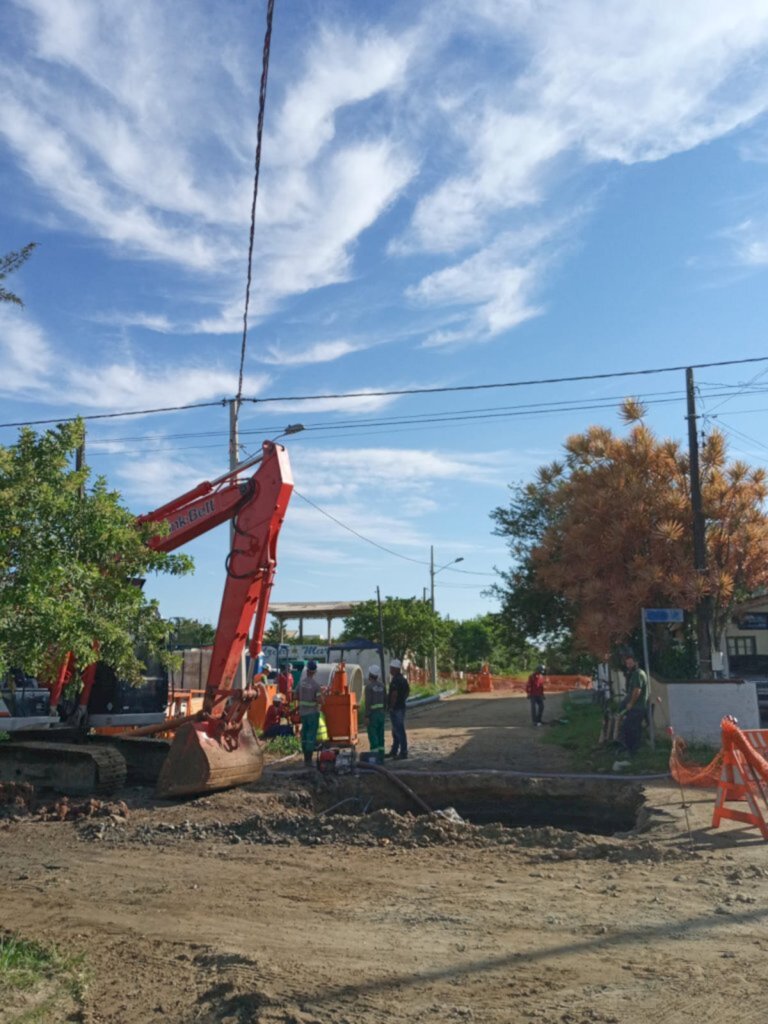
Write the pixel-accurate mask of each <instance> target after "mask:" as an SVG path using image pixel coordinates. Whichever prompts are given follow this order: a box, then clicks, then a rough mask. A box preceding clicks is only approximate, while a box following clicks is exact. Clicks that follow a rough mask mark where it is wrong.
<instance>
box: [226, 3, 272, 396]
mask: <svg viewBox="0 0 768 1024" xmlns="http://www.w3.org/2000/svg"><path fill="white" fill-rule="evenodd" d="M274 12H275V0H267V28H266V32H265V34H264V47H263V49H262V57H261V82H260V84H259V119H258V123H257V126H256V154H255V156H254V161H253V164H254V169H253V198H252V200H251V229H250V234H249V236H248V274H247V278H246V284H245V308H244V309H243V340H242V343H241V345H240V372H239V374H238V378H237V395H236V396H235V415H237V410H238V409H239V408H240V400H241V398H242V396H243V372H244V369H245V348H246V344H247V339H248V308H249V306H250V302H251V277H252V273H253V238H254V234H255V232H256V199H257V197H258V194H259V172H260V170H261V142H262V136H263V134H264V111H265V109H266V105H267V79H268V77H269V51H270V47H271V45H272V16H273V14H274Z"/></svg>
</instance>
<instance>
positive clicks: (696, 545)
mask: <svg viewBox="0 0 768 1024" xmlns="http://www.w3.org/2000/svg"><path fill="white" fill-rule="evenodd" d="M685 392H686V397H687V403H688V417H687V418H688V463H689V469H690V476H691V515H692V517H693V564H694V568H695V569H696V572H697V574H698V576H699V578H700V580H701V582H702V583H703V582H704V574H705V573H706V571H707V540H706V527H705V523H704V509H703V508H702V504H701V477H700V473H699V438H698V434H697V431H696V427H697V418H696V393H695V391H694V386H693V370H692V369H691V368H690V367H689V368H688V369H687V370H686V371H685ZM711 629H712V599H711V597H710V596H709V594H705V595H703V596H702V597H700V598H699V601H698V603H697V605H696V638H697V646H698V650H699V675H700V677H701V678H702V679H711V678H712V635H711Z"/></svg>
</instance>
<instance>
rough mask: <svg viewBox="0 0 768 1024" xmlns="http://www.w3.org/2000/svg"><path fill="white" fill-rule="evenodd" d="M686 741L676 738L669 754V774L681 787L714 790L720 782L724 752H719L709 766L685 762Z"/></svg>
mask: <svg viewBox="0 0 768 1024" xmlns="http://www.w3.org/2000/svg"><path fill="white" fill-rule="evenodd" d="M684 753H685V740H683V739H681V738H680V737H679V736H675V738H674V739H673V741H672V749H671V750H670V752H669V774H670V775H671V776H672V778H673V779H674V780H675V782H679V783H680V785H681V786H691V787H694V788H698V789H714V788H715V787H716V786H717V785H718V784H719V782H720V773H721V771H722V766H723V752H722V750H718V752H717V753H716V754H715V756H714V757H713V759H712V760H711V761H710V762H709V764H703V765H702V764H693V763H692V762H690V761H689V762H686V761H684V759H683V758H684Z"/></svg>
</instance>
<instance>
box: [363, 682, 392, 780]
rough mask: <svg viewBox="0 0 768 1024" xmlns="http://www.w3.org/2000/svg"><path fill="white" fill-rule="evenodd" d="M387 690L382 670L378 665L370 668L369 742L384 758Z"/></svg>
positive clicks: (367, 688) (367, 702) (367, 698)
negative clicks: (382, 679) (382, 677)
mask: <svg viewBox="0 0 768 1024" xmlns="http://www.w3.org/2000/svg"><path fill="white" fill-rule="evenodd" d="M386 697H387V691H386V688H385V686H384V683H383V682H382V681H381V670H380V668H379V666H378V665H371V667H370V668H369V669H368V681H367V682H366V684H365V724H366V726H367V727H368V742H369V744H370V747H371V750H372V751H373V752H374V753H375V754H378V755H379V757H380V758H381V759H382V760H383V758H384V724H385V721H386V717H385V713H384V702H385V700H386Z"/></svg>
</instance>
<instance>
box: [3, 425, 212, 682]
mask: <svg viewBox="0 0 768 1024" xmlns="http://www.w3.org/2000/svg"><path fill="white" fill-rule="evenodd" d="M83 436H84V430H83V424H82V422H81V421H77V422H73V423H66V424H62V425H59V426H58V427H56V428H55V429H52V430H48V431H46V432H45V433H43V434H40V435H37V434H36V433H35V432H34V431H32V430H29V429H24V430H22V431H21V432H20V434H19V438H18V441H17V442H16V444H14V445H10V446H8V447H0V672H5V671H7V669H8V668H9V667H12V666H18V667H21V668H23V669H24V670H25V671H26V672H28V673H30V674H32V675H38V674H44V675H45V674H49V673H51V672H53V671H55V669H56V666H57V665H58V664H59V663H60V662H61V661H62V659H63V658H64V657H65V656H66V654H67V652H68V651H71V652H72V653H73V654H74V656H75V659H76V662H77V664H78V665H79V666H81V667H83V666H85V665H87V664H89V663H90V662H92V661H93V658H94V651H93V644H94V642H97V643H98V645H99V658H100V659H101V660H102V661H104V662H106V663H107V664H109V665H110V666H112V668H114V669H115V671H116V672H117V673H118V675H120V676H122V677H123V678H126V679H130V680H137V679H138V678H139V676H140V673H141V665H140V662H139V660H138V658H137V657H136V654H135V649H136V647H138V646H141V647H143V648H144V649H145V650H147V651H148V652H149V653H150V654H153V655H162V652H163V647H164V645H165V642H166V640H167V636H168V624H167V623H166V622H164V621H163V620H162V619H161V618H160V616H159V614H158V609H157V604H156V602H154V601H149V600H147V599H146V597H145V596H144V594H143V592H142V588H141V586H140V585H137V583H140V582H141V580H142V579H143V578H144V577H145V576H146V575H147V574H148V573H151V572H160V573H172V574H179V573H185V572H188V571H190V569H191V568H192V562H191V560H190V559H189V557H188V556H186V555H170V554H165V553H163V552H158V551H153V550H151V549H150V548H149V547H147V543H146V542H147V541H148V540H149V538H150V537H151V536H154V535H156V534H157V533H158V532H162V528H161V527H159V526H157V525H143V526H137V524H136V521H135V519H134V517H133V515H132V514H131V513H130V512H129V511H128V510H127V509H126V508H124V507H123V506H122V505H121V504H120V496H119V495H118V494H117V493H116V492H114V491H110V490H109V489H108V488H107V484H106V482H105V480H104V478H103V477H97V478H96V479H95V480H93V481H91V480H90V479H89V476H90V471H89V470H88V469H87V468H85V469H82V470H79V471H78V470H75V469H74V468H73V463H72V459H73V455H74V453H75V452H76V450H77V448H78V447H79V446H80V445H81V444H82V441H83Z"/></svg>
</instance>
